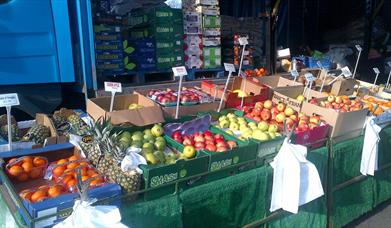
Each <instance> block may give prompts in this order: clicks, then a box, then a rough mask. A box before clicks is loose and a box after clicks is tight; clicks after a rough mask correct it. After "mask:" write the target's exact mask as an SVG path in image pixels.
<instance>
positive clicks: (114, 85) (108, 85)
mask: <svg viewBox="0 0 391 228" xmlns="http://www.w3.org/2000/svg"><path fill="white" fill-rule="evenodd" d="M105 91H106V92H112V93H122V85H121V83H119V82H105Z"/></svg>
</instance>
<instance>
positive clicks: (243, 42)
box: [239, 36, 248, 46]
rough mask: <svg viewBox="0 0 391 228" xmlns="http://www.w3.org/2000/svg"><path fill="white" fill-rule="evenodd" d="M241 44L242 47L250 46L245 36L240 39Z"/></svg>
mask: <svg viewBox="0 0 391 228" xmlns="http://www.w3.org/2000/svg"><path fill="white" fill-rule="evenodd" d="M239 44H240V45H242V46H244V45H247V44H248V40H247V37H245V36H243V37H240V38H239Z"/></svg>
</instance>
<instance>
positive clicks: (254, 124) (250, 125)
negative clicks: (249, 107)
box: [247, 122, 257, 128]
mask: <svg viewBox="0 0 391 228" xmlns="http://www.w3.org/2000/svg"><path fill="white" fill-rule="evenodd" d="M247 125H248V126H249V127H250V128H252V127H257V124H256V123H255V122H250V123H248V124H247Z"/></svg>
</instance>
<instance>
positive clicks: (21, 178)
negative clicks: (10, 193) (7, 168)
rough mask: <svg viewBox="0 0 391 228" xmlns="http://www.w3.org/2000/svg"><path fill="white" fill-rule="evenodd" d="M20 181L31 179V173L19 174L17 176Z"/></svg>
mask: <svg viewBox="0 0 391 228" xmlns="http://www.w3.org/2000/svg"><path fill="white" fill-rule="evenodd" d="M16 179H17V180H18V181H26V180H28V179H29V175H27V173H21V174H19V176H17V177H16Z"/></svg>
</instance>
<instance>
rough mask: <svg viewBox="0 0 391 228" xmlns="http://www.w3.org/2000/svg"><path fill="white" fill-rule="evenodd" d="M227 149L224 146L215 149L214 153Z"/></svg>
mask: <svg viewBox="0 0 391 228" xmlns="http://www.w3.org/2000/svg"><path fill="white" fill-rule="evenodd" d="M227 150H228V148H227V147H226V146H221V147H217V149H216V152H224V151H227Z"/></svg>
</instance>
